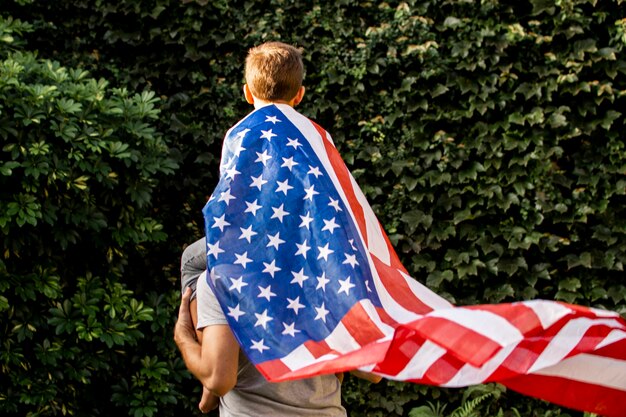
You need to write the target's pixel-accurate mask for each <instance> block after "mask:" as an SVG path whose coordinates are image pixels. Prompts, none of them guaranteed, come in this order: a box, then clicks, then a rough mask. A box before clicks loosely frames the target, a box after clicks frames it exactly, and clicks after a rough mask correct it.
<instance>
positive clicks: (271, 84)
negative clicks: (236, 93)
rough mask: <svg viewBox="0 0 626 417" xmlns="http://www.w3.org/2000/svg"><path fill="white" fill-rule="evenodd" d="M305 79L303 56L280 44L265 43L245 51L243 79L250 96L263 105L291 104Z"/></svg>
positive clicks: (298, 51) (289, 46) (294, 49)
mask: <svg viewBox="0 0 626 417" xmlns="http://www.w3.org/2000/svg"><path fill="white" fill-rule="evenodd" d="M303 77H304V65H303V63H302V52H300V50H299V49H297V48H295V47H293V46H291V45H287V44H286V43H282V42H266V43H263V44H261V45H258V46H255V47H253V48H251V49H250V50H249V51H248V56H247V58H246V65H245V78H246V83H247V84H248V88H249V89H250V92H251V93H252V95H253V96H255V97H256V98H258V99H261V100H265V101H277V100H284V101H290V100H291V99H292V98H294V97H295V96H296V94H297V93H298V90H299V89H300V87H302V79H303Z"/></svg>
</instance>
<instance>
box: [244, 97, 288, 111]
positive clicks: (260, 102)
mask: <svg viewBox="0 0 626 417" xmlns="http://www.w3.org/2000/svg"><path fill="white" fill-rule="evenodd" d="M270 104H286V105H288V106H291V107H293V103H292V102H289V101H285V100H275V101H266V100H261V99H258V98H255V99H254V108H255V109H260V108H261V107H265V106H269V105H270Z"/></svg>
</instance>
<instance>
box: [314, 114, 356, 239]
mask: <svg viewBox="0 0 626 417" xmlns="http://www.w3.org/2000/svg"><path fill="white" fill-rule="evenodd" d="M311 123H313V126H315V129H316V130H317V132H318V133H319V134H320V136H321V137H322V142H323V143H324V149H326V154H327V155H328V159H329V160H330V164H331V165H332V167H333V170H334V171H335V174H336V175H337V179H338V180H339V184H340V185H341V188H342V189H343V192H344V193H345V195H346V198H347V199H348V204H349V205H350V208H351V209H352V213H353V214H354V219H355V221H356V223H357V225H358V227H359V230H360V231H361V236H363V239H364V241H365V245H366V246H367V227H366V225H365V214H364V213H363V208H362V207H361V205H360V204H359V201H358V200H357V198H356V194H355V193H354V190H353V188H352V181H350V172H349V171H348V168H347V167H346V165H345V163H344V162H343V159H341V155H339V152H338V151H337V149H336V148H335V146H334V145H333V144H332V143H331V142H330V140H329V139H328V137H327V136H326V135H327V132H326V130H324V129H323V128H322V127H321V126H319V125H318V124H317V123H315V122H313V121H311Z"/></svg>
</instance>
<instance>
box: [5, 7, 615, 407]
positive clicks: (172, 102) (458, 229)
mask: <svg viewBox="0 0 626 417" xmlns="http://www.w3.org/2000/svg"><path fill="white" fill-rule="evenodd" d="M624 3H626V2H624V1H623V0H527V1H514V0H481V1H478V0H477V1H468V0H446V1H444V0H437V1H417V0H407V1H388V2H369V1H358V0H340V1H314V2H310V1H304V0H292V1H287V0H256V1H252V0H215V1H207V0H195V1H193V0H183V1H180V0H73V1H69V0H59V1H54V2H45V1H36V0H5V1H4V2H2V5H0V97H1V99H0V137H2V150H1V151H0V155H1V159H0V187H1V188H0V228H1V229H2V239H3V253H2V256H1V257H0V314H2V316H1V317H2V320H1V322H0V346H1V348H0V370H1V373H0V387H2V389H0V412H2V414H3V415H8V416H9V415H16V416H17V415H20V416H22V415H32V416H35V415H41V416H52V415H64V414H72V415H76V416H83V415H85V416H87V415H89V416H93V415H103V416H108V415H114V414H119V415H133V416H135V417H141V416H152V415H159V416H169V415H171V416H174V415H180V414H187V415H191V414H193V413H194V411H192V410H194V409H195V406H196V401H197V399H198V398H199V390H198V384H196V383H195V382H194V381H192V380H191V378H190V377H189V376H188V374H187V373H186V372H185V371H184V367H183V365H182V363H181V361H180V358H179V355H178V354H177V352H176V350H175V348H174V345H173V343H172V341H171V330H172V327H173V322H174V319H175V314H176V313H175V311H176V306H177V303H178V296H179V295H178V283H177V281H178V259H179V256H180V252H181V250H182V248H183V247H184V245H185V244H187V243H189V242H191V241H192V240H194V239H195V238H197V237H199V236H200V235H201V233H202V224H201V214H200V209H201V207H202V206H203V205H204V202H205V201H206V198H207V196H208V195H209V194H210V192H211V191H212V186H213V184H214V183H215V180H216V174H217V164H218V162H219V155H220V147H221V139H222V136H223V134H224V132H225V131H226V129H227V128H228V127H230V126H231V125H232V124H233V123H235V122H236V121H237V120H238V119H239V118H241V117H242V116H243V115H245V114H246V113H247V112H248V111H249V108H248V106H247V104H246V103H245V101H244V100H243V98H242V97H241V85H242V73H243V71H242V62H243V59H244V57H245V54H246V51H247V49H248V48H249V47H250V46H253V45H255V44H258V43H260V42H263V41H266V40H282V41H285V42H289V43H293V44H296V45H298V46H301V47H302V48H303V50H304V58H305V66H306V71H307V73H306V78H305V84H306V87H307V93H306V96H305V100H304V102H303V103H302V104H301V107H300V110H301V111H302V112H303V113H305V114H307V115H308V116H310V117H311V118H313V119H315V120H316V121H318V122H319V123H320V124H321V125H323V126H324V127H325V128H327V129H328V130H329V131H330V132H331V134H332V135H333V138H334V140H335V143H336V144H337V146H338V148H339V150H340V152H341V153H342V155H343V157H344V159H345V160H346V162H347V163H348V165H349V166H350V167H351V169H352V172H353V174H354V175H355V177H356V179H357V181H358V182H359V184H360V185H361V187H362V188H363V190H364V192H365V193H366V195H367V197H368V199H369V200H370V202H371V203H372V206H373V208H374V210H375V211H376V213H377V214H378V216H379V219H380V220H381V222H382V224H383V226H384V227H385V229H386V230H387V232H388V233H389V235H390V237H391V239H392V241H393V243H394V244H395V247H396V249H397V250H398V252H399V254H400V256H401V258H402V260H403V262H404V264H405V266H406V267H407V268H408V270H409V271H410V272H411V274H412V275H413V276H414V277H415V278H416V279H418V280H420V281H421V282H423V283H425V284H426V285H428V286H429V287H430V288H432V289H433V290H435V291H437V292H438V293H440V294H442V295H444V296H445V297H447V298H449V299H450V300H451V301H453V302H455V303H458V304H474V303H497V302H503V301H513V300H520V299H529V298H546V299H556V300H562V301H567V302H572V303H578V304H585V305H593V306H596V307H599V308H606V309H610V310H614V311H619V312H621V313H626V283H625V281H624V276H625V275H624V263H625V262H626V208H625V207H626V150H625V143H626V140H625V137H624V132H625V131H626V126H625V124H626V123H625V121H624V120H625V119H624V109H626V58H625V56H624V52H625V50H626V7H625V4H624ZM14 19H19V21H16V20H14ZM24 22H26V23H27V24H25V23H24ZM5 387H6V389H5ZM485 389H487V390H488V391H489V392H491V393H492V395H491V397H490V398H489V399H488V400H486V401H483V402H482V403H481V404H480V406H479V407H480V413H481V415H497V414H498V412H499V411H500V412H502V413H503V414H502V415H515V412H518V413H519V414H520V415H522V416H548V415H550V416H558V415H562V416H565V415H575V414H573V413H571V412H570V413H569V414H567V411H566V410H562V411H559V409H558V408H556V407H554V406H551V405H549V404H545V403H542V402H539V401H535V400H530V399H528V398H525V397H521V396H519V395H517V394H515V393H512V392H506V393H503V392H501V389H500V387H497V386H495V387H487V388H485ZM481 392H482V391H480V390H476V389H475V390H441V389H436V388H432V387H423V386H417V385H412V384H400V383H395V382H383V383H381V384H378V385H375V386H370V385H368V384H366V383H364V382H361V381H358V380H356V379H353V378H348V379H347V382H346V383H345V387H344V400H345V403H346V407H347V408H348V409H349V410H350V412H351V415H352V416H361V415H363V416H402V415H408V413H409V411H410V410H411V409H413V408H416V407H418V406H421V405H425V404H427V403H428V402H431V403H432V404H433V406H436V405H437V404H439V405H444V404H447V406H448V408H447V409H446V412H451V411H452V410H453V409H454V408H456V407H457V406H458V405H459V404H461V403H462V402H463V401H464V395H465V396H471V395H480V394H481ZM443 415H446V414H445V413H443Z"/></svg>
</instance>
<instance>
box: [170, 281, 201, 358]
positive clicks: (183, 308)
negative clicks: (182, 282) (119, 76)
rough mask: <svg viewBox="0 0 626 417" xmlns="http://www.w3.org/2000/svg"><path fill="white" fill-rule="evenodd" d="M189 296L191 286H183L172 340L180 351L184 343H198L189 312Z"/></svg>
mask: <svg viewBox="0 0 626 417" xmlns="http://www.w3.org/2000/svg"><path fill="white" fill-rule="evenodd" d="M190 297H191V288H189V287H187V288H185V292H183V297H182V299H181V300H180V308H179V309H178V320H176V326H174V341H175V342H176V345H177V346H178V349H180V350H181V351H182V346H183V345H184V344H186V343H190V342H191V343H198V340H197V338H196V330H195V328H194V325H193V321H192V319H191V313H190V312H189V298H190Z"/></svg>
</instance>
